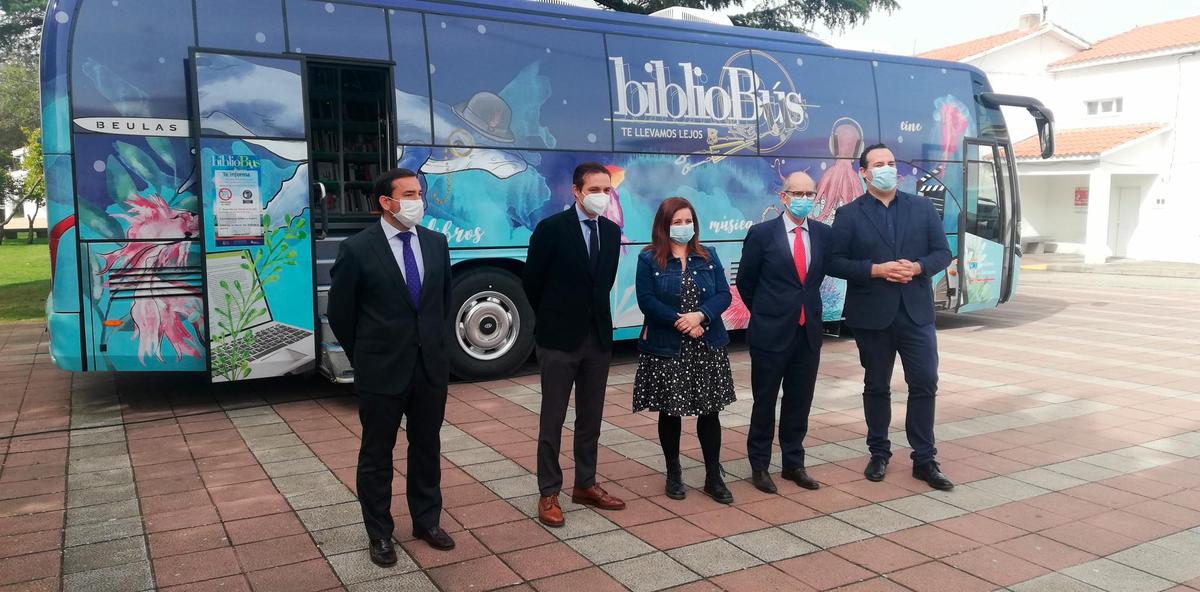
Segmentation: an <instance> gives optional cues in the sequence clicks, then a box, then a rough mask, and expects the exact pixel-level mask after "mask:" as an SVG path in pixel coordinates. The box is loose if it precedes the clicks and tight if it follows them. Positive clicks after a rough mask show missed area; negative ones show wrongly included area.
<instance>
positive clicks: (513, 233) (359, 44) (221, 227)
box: [41, 0, 1053, 382]
mask: <svg viewBox="0 0 1200 592" xmlns="http://www.w3.org/2000/svg"><path fill="white" fill-rule="evenodd" d="M42 43H43V48H42V73H41V76H42V109H43V126H44V149H45V169H46V186H47V196H48V202H49V206H48V210H49V216H50V221H49V225H50V229H51V230H50V234H51V245H50V253H51V260H52V263H51V265H52V271H53V290H52V293H51V294H50V296H49V298H48V300H47V302H46V312H47V317H48V326H49V332H50V351H51V354H52V356H53V359H54V361H55V363H56V364H57V365H58V366H60V367H61V368H64V369H67V370H72V371H193V372H207V373H209V374H210V375H211V378H212V380H214V381H222V382H224V381H240V380H249V379H254V378H260V377H269V376H280V375H286V374H293V373H297V372H304V371H308V370H311V369H313V368H317V369H319V370H321V371H322V372H323V373H325V374H326V375H327V376H329V377H331V378H333V379H335V380H338V381H350V380H353V371H352V369H351V368H350V367H349V364H348V363H347V361H346V358H345V355H344V353H343V352H342V350H341V348H340V347H339V346H338V344H337V343H336V341H335V338H334V336H333V334H332V333H331V332H330V331H329V330H328V327H327V326H326V325H325V322H324V314H323V313H324V307H325V295H326V290H327V285H328V283H329V268H330V266H331V264H332V260H333V258H334V256H335V254H336V252H337V245H338V241H340V240H342V239H344V238H345V237H346V236H348V235H349V234H352V233H354V232H357V231H358V230H360V229H362V228H364V227H365V226H366V225H368V224H373V223H377V222H376V219H377V214H378V213H377V211H376V208H377V207H378V203H377V202H378V200H377V199H375V198H374V196H372V195H370V193H369V189H370V182H371V180H372V179H373V178H374V177H375V176H376V175H378V174H379V173H380V172H381V171H384V170H387V169H389V168H392V167H396V166H401V167H406V168H410V169H413V170H417V171H420V172H421V173H422V174H423V183H424V184H425V189H426V195H427V202H428V203H427V214H426V218H425V220H424V221H423V224H424V225H426V226H428V227H429V228H432V229H435V230H437V231H439V232H443V233H445V235H446V236H447V237H448V238H449V241H450V246H451V256H452V262H453V265H454V269H453V271H454V287H453V292H454V299H455V303H454V307H453V311H454V318H453V322H452V323H451V324H450V325H451V326H448V328H447V330H448V331H450V332H452V334H453V336H452V339H451V340H450V343H452V344H454V347H453V353H452V359H453V371H454V372H455V373H456V374H457V375H459V376H462V377H468V378H477V377H487V376H502V375H505V374H506V373H510V372H512V371H513V370H514V369H516V368H517V367H518V366H520V365H521V364H522V363H524V362H525V361H526V360H527V359H528V357H529V355H530V351H531V349H532V331H531V330H532V327H533V324H534V319H533V313H532V311H531V309H530V306H529V303H528V301H527V299H526V298H525V296H524V294H523V293H522V291H521V285H520V281H519V278H520V276H521V269H522V265H523V261H524V258H525V251H526V245H527V242H528V239H529V236H530V234H531V233H532V231H533V228H534V227H535V225H536V224H537V223H538V221H539V220H541V219H543V218H545V217H546V216H548V215H551V214H553V213H555V212H558V211H561V210H562V209H564V208H566V207H569V204H570V203H571V200H572V197H571V191H570V182H571V181H570V174H571V171H572V169H573V167H574V166H575V165H576V164H577V163H579V162H581V161H598V162H601V163H603V164H604V165H605V166H606V167H607V168H608V169H609V170H610V171H611V172H612V176H613V182H614V186H615V187H616V193H615V195H614V201H613V204H612V206H611V207H610V208H609V211H608V212H607V214H606V215H607V216H608V217H609V218H610V219H612V220H613V221H614V222H616V223H617V224H618V225H619V226H620V227H621V228H622V233H623V236H622V241H623V243H624V246H623V257H622V262H621V267H620V272H619V276H618V280H617V284H616V287H615V288H614V290H613V293H612V309H613V313H614V321H615V324H614V326H615V327H617V328H616V330H615V335H614V337H616V338H618V339H628V338H633V337H635V336H636V335H637V333H638V330H639V327H640V326H641V323H642V317H641V314H640V312H639V311H638V308H637V302H636V298H635V296H634V267H635V259H636V257H635V253H636V252H637V251H638V250H639V249H641V248H642V246H643V245H645V244H646V243H647V242H648V241H649V239H650V236H649V233H650V221H651V219H652V217H653V213H654V210H655V207H656V206H657V204H658V203H659V201H660V200H662V199H663V198H666V197H668V196H673V195H679V196H683V197H686V198H688V199H689V200H691V201H692V203H694V204H696V206H697V210H698V212H697V213H698V215H699V217H700V219H701V221H702V223H703V229H702V233H701V236H702V239H703V240H704V241H705V242H706V243H707V244H711V245H713V246H714V247H715V248H716V249H717V250H718V251H719V252H720V256H721V258H722V260H724V261H727V262H729V265H728V267H729V271H730V274H731V276H736V274H737V262H738V260H739V254H740V248H741V240H742V238H743V237H744V235H745V231H746V229H747V228H749V227H750V225H752V224H754V223H756V222H759V221H761V220H764V219H767V218H769V217H771V216H776V215H778V214H779V211H778V210H777V209H776V207H775V205H776V203H777V199H776V197H775V196H776V191H777V190H778V187H779V184H780V180H781V179H782V178H783V177H785V176H786V175H788V174H789V173H791V172H793V171H807V172H808V173H809V174H810V175H811V176H812V177H813V178H814V179H816V180H817V189H818V193H819V198H818V204H817V207H816V208H815V209H814V211H813V213H812V216H813V217H814V218H816V219H819V220H824V221H829V220H830V219H831V218H832V217H833V216H834V211H835V209H836V208H837V207H838V206H839V205H841V204H844V203H846V202H848V201H849V200H852V199H853V198H854V197H855V196H857V195H859V194H861V193H862V191H863V186H862V183H861V181H860V179H859V176H858V174H857V161H856V158H857V157H858V155H859V154H860V152H861V151H862V149H863V147H864V146H865V145H869V144H871V143H874V142H880V141H882V142H885V143H887V144H889V145H890V146H891V147H892V149H893V151H894V152H895V153H896V155H897V157H898V159H899V160H901V161H903V162H902V163H901V164H900V167H899V168H900V173H901V176H902V180H901V188H902V189H904V190H906V191H909V192H913V193H917V194H920V195H924V196H926V197H928V198H929V199H931V200H933V202H934V203H935V204H936V205H937V207H938V210H939V211H940V212H941V213H942V216H943V219H944V221H945V230H946V234H947V237H948V238H949V240H950V244H951V245H952V246H953V248H954V250H955V255H956V259H955V261H954V263H953V264H952V265H951V266H950V268H949V269H947V270H944V271H942V272H941V273H939V275H938V277H937V286H938V289H937V290H936V296H935V299H936V300H937V302H936V305H937V308H938V309H939V310H945V311H952V312H967V311H971V310H979V309H986V308H991V307H995V306H996V305H998V304H999V303H1001V302H1004V301H1006V300H1007V299H1009V298H1010V297H1011V295H1012V294H1013V290H1014V288H1015V285H1016V281H1017V269H1018V267H1019V257H1020V252H1019V246H1018V245H1019V244H1020V241H1019V237H1018V228H1019V223H1018V222H1019V220H1020V200H1019V197H1018V195H1017V183H1016V175H1015V169H1014V163H1013V158H1012V147H1011V141H1010V138H1009V137H1008V133H1007V129H1006V127H1005V124H1004V118H1003V117H1002V115H1001V112H1000V107H1001V106H1002V105H1009V106H1018V107H1023V108H1025V109H1027V110H1028V112H1029V113H1030V114H1031V115H1032V116H1033V117H1035V118H1036V119H1037V121H1038V124H1039V129H1040V135H1041V138H1042V145H1043V152H1044V155H1045V156H1049V155H1050V154H1051V153H1052V150H1053V146H1052V143H1053V132H1052V117H1051V115H1050V113H1049V112H1048V111H1047V110H1045V109H1043V108H1042V107H1041V105H1040V103H1038V102H1037V101H1036V100H1034V99H1030V98H1026V97H1014V96H1007V95H998V94H996V93H993V92H992V91H991V88H990V86H989V84H988V81H987V79H986V78H985V76H984V74H983V73H982V72H980V71H979V70H977V69H974V68H972V67H970V66H965V65H962V64H957V63H949V62H938V61H930V60H921V59H913V58H904V57H894V56H885V55H877V54H866V53H859V52H852V51H844V50H838V49H834V48H832V47H829V46H828V45H826V44H824V43H822V42H820V41H818V40H815V39H813V38H810V37H807V36H804V35H797V34H786V33H780V32H772V31H762V30H755V29H746V28H739V27H733V26H721V25H717V24H705V23H697V22H689V21H685V20H678V19H669V18H663V17H654V16H641V15H630V14H622V13H615V12H610V11H604V10H594V9H581V8H572V7H565V6H556V5H553V4H551V3H548V2H535V1H531V0H494V1H488V2H483V1H476V0H453V1H444V2H434V1H420V0H355V1H344V2H325V1H321V0H257V1H253V2H248V1H246V0H51V2H50V4H49V7H48V9H47V12H46V18H45V27H44V30H43V41H42ZM731 279H733V277H731ZM844 289H845V286H844V284H842V283H840V281H839V280H830V281H829V282H828V283H827V284H826V285H824V286H823V288H822V290H823V293H824V296H825V300H826V305H825V314H826V315H827V317H828V319H829V320H831V321H836V320H837V319H839V318H840V316H841V301H842V297H843V294H844ZM748 314H749V313H748V311H747V310H746V309H745V307H744V306H742V305H741V302H740V299H739V298H738V297H737V296H736V293H735V296H734V304H733V306H731V307H730V309H729V311H728V312H727V313H726V316H725V321H726V323H727V324H728V325H729V326H730V327H732V328H740V327H744V326H745V325H746V322H747V318H748Z"/></svg>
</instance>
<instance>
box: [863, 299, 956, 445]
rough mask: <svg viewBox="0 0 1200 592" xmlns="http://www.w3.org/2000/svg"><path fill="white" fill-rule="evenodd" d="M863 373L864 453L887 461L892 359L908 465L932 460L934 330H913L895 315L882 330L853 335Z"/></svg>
mask: <svg viewBox="0 0 1200 592" xmlns="http://www.w3.org/2000/svg"><path fill="white" fill-rule="evenodd" d="M854 341H855V343H857V344H858V358H859V361H860V362H861V363H862V367H863V370H864V371H865V372H864V374H863V412H864V414H865V415H866V418H867V448H869V449H870V450H871V455H872V456H881V457H883V458H891V456H892V443H891V441H890V440H889V439H888V426H889V425H891V423H892V371H893V370H894V369H895V367H896V354H897V353H899V354H900V363H901V364H902V365H903V366H904V381H905V382H906V383H908V409H907V411H906V413H905V418H904V430H905V433H906V435H907V436H908V443H909V446H911V447H912V460H913V464H916V465H921V464H924V463H927V462H930V461H932V460H934V458H935V457H936V456H937V448H934V437H933V423H934V410H935V400H936V396H937V383H938V351H937V327H936V326H935V325H934V324H933V323H929V324H927V325H918V324H916V323H914V322H913V321H912V319H911V318H910V317H909V316H908V312H906V311H905V310H903V307H901V310H900V311H899V312H898V313H896V320H894V321H892V325H891V326H890V327H887V328H886V329H879V330H869V329H854Z"/></svg>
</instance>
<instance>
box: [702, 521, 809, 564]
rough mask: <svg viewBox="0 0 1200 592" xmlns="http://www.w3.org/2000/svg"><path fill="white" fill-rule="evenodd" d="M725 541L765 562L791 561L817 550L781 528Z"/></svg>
mask: <svg viewBox="0 0 1200 592" xmlns="http://www.w3.org/2000/svg"><path fill="white" fill-rule="evenodd" d="M725 540H727V541H729V542H730V543H733V544H734V545H736V546H737V547H738V548H740V549H742V550H743V551H746V552H747V553H750V554H751V555H753V556H755V557H757V558H759V559H761V560H763V561H766V562H772V561H781V560H784V559H791V558H792V557H798V556H800V555H807V554H809V553H812V552H814V551H818V550H819V549H817V547H815V546H813V545H811V544H809V543H808V542H806V541H804V540H801V539H800V538H798V537H796V536H793V535H792V534H790V533H788V532H787V531H785V530H783V529H782V528H764V529H762V530H756V531H754V532H746V533H742V534H738V535H734V536H731V537H728V538H726V539H725Z"/></svg>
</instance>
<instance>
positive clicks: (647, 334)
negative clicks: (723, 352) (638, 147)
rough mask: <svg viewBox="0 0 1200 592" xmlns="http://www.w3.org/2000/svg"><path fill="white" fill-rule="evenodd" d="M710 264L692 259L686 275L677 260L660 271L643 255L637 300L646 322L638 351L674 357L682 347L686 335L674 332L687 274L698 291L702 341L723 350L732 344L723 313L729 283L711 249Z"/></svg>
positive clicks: (648, 254)
mask: <svg viewBox="0 0 1200 592" xmlns="http://www.w3.org/2000/svg"><path fill="white" fill-rule="evenodd" d="M707 251H708V257H709V259H708V261H705V260H704V258H703V257H701V256H699V255H689V256H688V265H687V271H683V270H682V267H681V266H680V264H679V260H678V259H669V260H668V261H667V265H666V267H665V268H662V267H659V266H658V262H657V261H655V259H654V253H652V252H650V251H642V252H641V254H639V255H638V262H637V300H638V308H640V309H642V314H643V315H645V321H644V324H643V326H642V334H641V338H640V339H638V350H639V351H642V352H645V353H649V354H654V355H658V356H670V357H675V356H678V355H679V351H680V348H681V347H682V345H683V334H682V333H680V332H679V330H678V329H676V328H675V321H676V320H677V319H678V318H679V317H678V313H679V312H681V311H680V310H679V296H680V290H681V286H682V283H683V275H682V274H684V273H690V274H692V281H693V282H694V283H695V284H696V289H697V290H699V292H700V293H699V298H698V301H699V310H700V312H702V313H704V317H705V320H704V336H703V337H702V338H701V339H703V340H704V343H706V344H707V345H708V346H709V347H714V348H716V347H724V346H726V345H728V344H729V334H728V333H727V332H726V331H725V323H723V322H722V321H721V313H723V312H725V309H726V308H729V303H730V300H731V297H730V295H729V282H728V281H727V280H726V279H725V268H724V267H722V266H721V260H720V259H718V258H717V252H716V251H715V250H713V249H711V248H708V249H707Z"/></svg>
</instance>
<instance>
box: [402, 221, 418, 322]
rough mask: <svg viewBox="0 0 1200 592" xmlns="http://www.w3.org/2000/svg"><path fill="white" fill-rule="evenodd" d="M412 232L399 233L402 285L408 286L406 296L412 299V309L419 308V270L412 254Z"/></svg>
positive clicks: (415, 256)
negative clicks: (402, 256)
mask: <svg viewBox="0 0 1200 592" xmlns="http://www.w3.org/2000/svg"><path fill="white" fill-rule="evenodd" d="M414 234H416V233H414V232H401V233H400V234H399V236H400V240H401V241H403V242H404V283H405V284H406V285H407V286H408V295H409V296H410V297H412V303H413V308H418V307H420V306H421V269H420V268H419V267H417V255H416V254H415V253H413V248H412V242H411V241H412V237H413V235H414Z"/></svg>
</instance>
